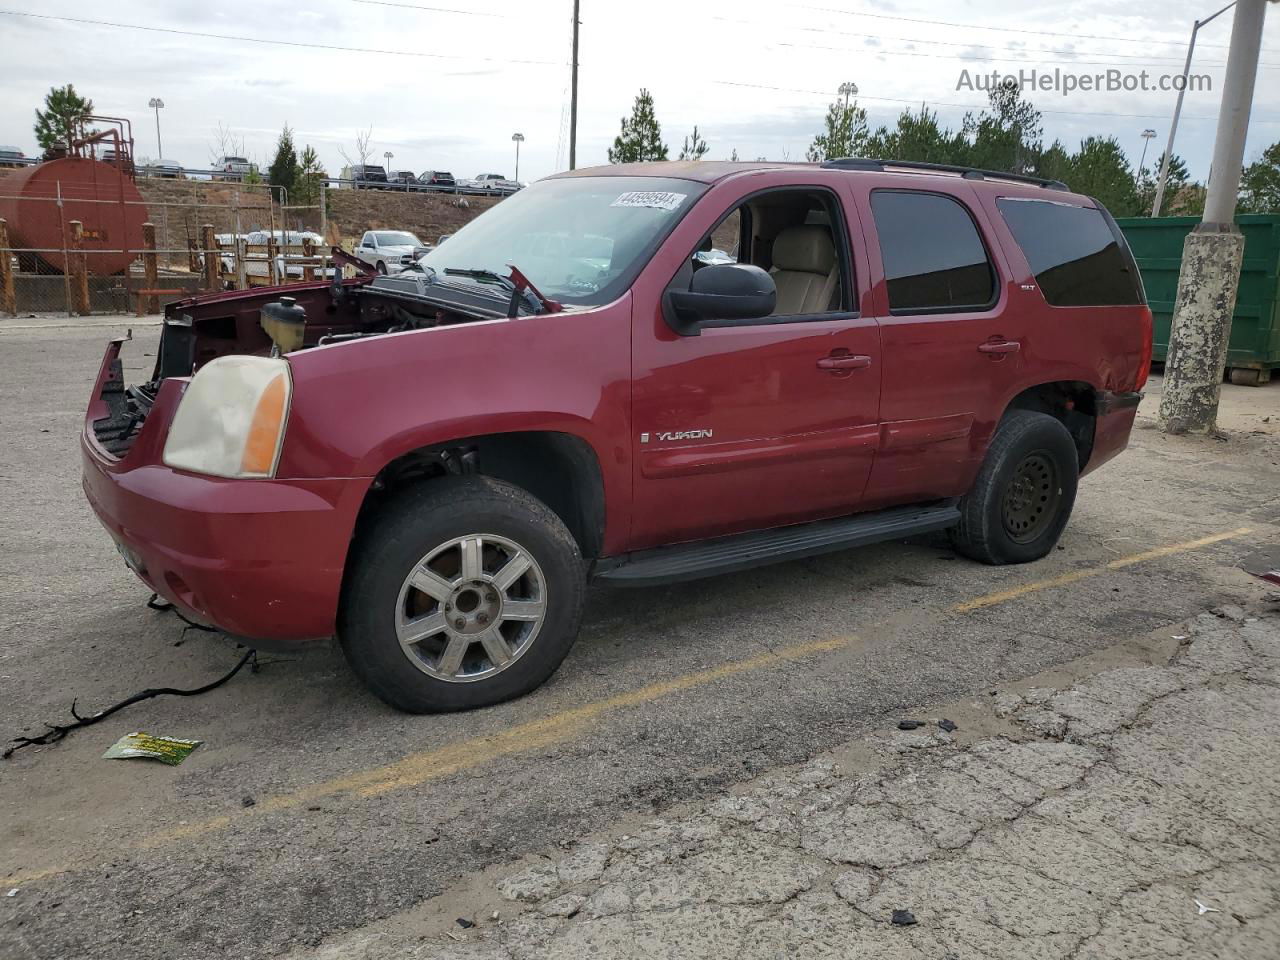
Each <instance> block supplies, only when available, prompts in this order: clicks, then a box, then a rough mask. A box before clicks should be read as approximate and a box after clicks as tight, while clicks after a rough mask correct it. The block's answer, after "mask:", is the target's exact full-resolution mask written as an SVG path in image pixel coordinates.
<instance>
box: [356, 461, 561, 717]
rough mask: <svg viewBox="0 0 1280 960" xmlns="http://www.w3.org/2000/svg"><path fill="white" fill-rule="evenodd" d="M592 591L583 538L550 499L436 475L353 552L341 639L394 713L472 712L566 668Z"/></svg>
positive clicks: (394, 504)
mask: <svg viewBox="0 0 1280 960" xmlns="http://www.w3.org/2000/svg"><path fill="white" fill-rule="evenodd" d="M508 581H510V582H508ZM585 591H586V573H585V566H584V564H583V561H582V555H581V552H580V551H579V549H578V545H577V542H576V541H575V540H574V539H573V536H572V535H571V534H570V533H569V531H568V530H567V529H566V528H565V525H564V523H563V522H561V520H560V518H559V517H558V516H556V514H555V513H553V512H552V511H551V510H550V509H549V508H548V507H547V506H546V505H545V504H543V503H542V502H541V501H540V500H538V499H537V498H535V497H533V496H531V495H530V494H529V493H527V492H525V491H524V490H521V489H520V488H519V487H515V486H512V485H511V484H508V483H503V482H501V481H498V480H493V479H491V478H488V477H480V476H469V477H449V478H445V479H441V480H432V481H429V482H427V483H424V484H421V485H419V486H416V487H412V488H409V489H407V490H405V491H404V492H403V493H401V494H399V495H397V496H396V497H395V499H393V500H392V501H391V502H390V503H388V504H387V505H386V506H385V507H384V508H383V509H382V511H381V513H380V514H379V515H378V516H377V517H376V519H374V520H373V521H372V522H371V523H370V525H369V527H368V529H366V530H365V531H364V532H363V533H362V534H361V535H360V537H359V539H358V541H357V543H356V544H355V545H354V547H353V548H352V556H351V561H350V572H349V574H348V577H347V580H346V583H345V585H344V588H343V602H342V609H341V611H340V613H339V623H338V636H339V640H340V642H341V644H342V649H343V652H344V653H345V654H346V657H347V662H348V663H350V664H351V668H352V670H354V671H355V673H356V675H357V676H359V677H360V679H361V680H363V681H364V682H365V684H366V685H367V686H368V687H369V689H370V690H372V691H373V692H374V694H376V695H377V696H378V697H379V698H380V699H382V700H383V701H385V702H386V703H388V704H390V705H391V706H393V707H395V708H397V709H399V710H405V711H407V712H409V713H435V712H444V711H452V710H469V709H472V708H475V707H485V706H489V705H491V704H495V703H501V702H502V701H504V700H510V699H511V698H513V697H518V696H521V695H522V694H525V693H528V692H529V691H530V690H533V689H534V688H535V687H537V686H539V685H540V684H542V683H543V682H544V681H545V680H546V679H547V678H548V677H550V676H551V674H552V673H554V672H555V670H556V668H557V667H559V666H560V662H561V661H562V660H563V659H564V658H565V655H566V654H567V653H568V652H569V648H570V647H571V646H572V645H573V641H574V639H575V638H576V637H577V633H578V625H579V622H580V620H581V616H582V605H583V598H584V594H585ZM418 634H421V636H420V637H418V636H417V635H418ZM415 637H417V639H415Z"/></svg>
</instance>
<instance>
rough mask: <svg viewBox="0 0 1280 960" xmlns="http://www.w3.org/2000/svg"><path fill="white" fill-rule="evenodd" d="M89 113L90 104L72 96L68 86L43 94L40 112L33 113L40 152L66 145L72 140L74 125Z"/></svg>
mask: <svg viewBox="0 0 1280 960" xmlns="http://www.w3.org/2000/svg"><path fill="white" fill-rule="evenodd" d="M92 114H93V101H92V100H87V99H85V98H84V97H82V96H80V94H78V93H76V88H75V87H74V86H73V85H72V84H70V83H68V84H67V85H66V86H65V87H51V88H50V89H49V92H48V93H46V94H45V95H44V109H43V110H37V111H36V125H35V134H36V142H37V143H38V144H40V149H42V150H50V149H52V148H53V147H56V146H58V145H66V146H69V145H70V144H71V141H72V140H73V139H75V134H76V125H77V123H78V122H79V121H81V120H83V119H84V118H85V117H88V116H91V115H92Z"/></svg>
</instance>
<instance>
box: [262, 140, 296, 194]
mask: <svg viewBox="0 0 1280 960" xmlns="http://www.w3.org/2000/svg"><path fill="white" fill-rule="evenodd" d="M298 172H299V167H298V151H297V150H296V149H295V148H294V146H293V131H292V130H290V129H289V125H288V124H287V123H286V124H285V125H284V129H283V130H281V131H280V139H279V140H277V141H276V158H275V159H274V160H272V161H271V167H270V169H268V170H267V182H268V183H269V184H271V185H272V186H273V187H284V188H285V190H287V191H289V193H293V191H294V188H295V187H296V186H297V183H298Z"/></svg>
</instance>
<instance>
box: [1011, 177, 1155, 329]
mask: <svg viewBox="0 0 1280 960" xmlns="http://www.w3.org/2000/svg"><path fill="white" fill-rule="evenodd" d="M996 205H997V206H998V207H999V208H1000V214H1001V216H1003V217H1004V221H1005V223H1007V224H1008V225H1009V230H1010V231H1011V232H1012V233H1013V238H1014V240H1016V241H1017V242H1018V246H1019V247H1021V248H1022V252H1023V254H1024V255H1025V256H1026V258H1027V263H1028V265H1029V266H1030V267H1031V272H1032V273H1033V274H1035V278H1036V283H1037V284H1038V285H1039V287H1040V292H1041V294H1043V296H1044V299H1045V301H1046V302H1047V303H1049V304H1050V305H1051V306H1055V307H1102V306H1130V305H1133V304H1140V303H1142V301H1143V298H1142V289H1141V285H1140V281H1139V279H1138V276H1137V269H1136V267H1135V266H1134V264H1133V258H1132V256H1131V255H1130V253H1129V248H1128V246H1127V245H1126V244H1125V243H1124V238H1123V236H1122V235H1120V233H1119V231H1118V230H1117V229H1115V228H1114V227H1113V226H1112V224H1111V223H1110V222H1108V219H1107V217H1106V216H1105V215H1104V214H1103V212H1102V211H1101V210H1096V209H1092V208H1090V207H1077V206H1075V205H1074V204H1068V203H1062V202H1059V201H1056V200H1032V199H1022V198H1013V197H1001V198H1000V199H998V200H997V201H996Z"/></svg>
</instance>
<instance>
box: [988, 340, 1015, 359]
mask: <svg viewBox="0 0 1280 960" xmlns="http://www.w3.org/2000/svg"><path fill="white" fill-rule="evenodd" d="M1021 349H1022V344H1021V343H1019V342H1018V341H1017V340H988V341H987V342H986V343H980V344H978V352H979V353H985V354H988V355H991V358H992V359H993V360H994V359H997V358H999V357H1000V356H1003V355H1004V354H1006V353H1017V352H1018V351H1019V350H1021Z"/></svg>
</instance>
